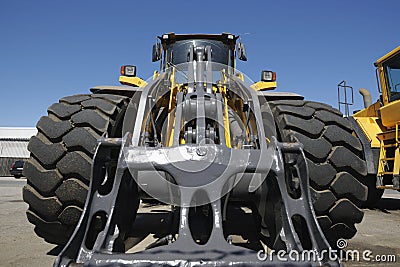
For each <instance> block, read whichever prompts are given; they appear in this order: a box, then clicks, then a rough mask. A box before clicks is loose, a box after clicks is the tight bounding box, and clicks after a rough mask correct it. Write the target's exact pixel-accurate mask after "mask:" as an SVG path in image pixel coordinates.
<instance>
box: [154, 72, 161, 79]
mask: <svg viewBox="0 0 400 267" xmlns="http://www.w3.org/2000/svg"><path fill="white" fill-rule="evenodd" d="M159 75H160V73H159V72H158V71H157V70H155V71H154V72H153V80H155V79H156V78H157V77H158V76H159Z"/></svg>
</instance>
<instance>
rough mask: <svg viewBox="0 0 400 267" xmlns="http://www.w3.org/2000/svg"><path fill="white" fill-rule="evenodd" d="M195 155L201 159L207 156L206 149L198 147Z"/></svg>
mask: <svg viewBox="0 0 400 267" xmlns="http://www.w3.org/2000/svg"><path fill="white" fill-rule="evenodd" d="M196 153H197V155H199V156H201V157H203V156H205V155H207V149H206V148H205V147H201V146H199V147H198V148H197V149H196Z"/></svg>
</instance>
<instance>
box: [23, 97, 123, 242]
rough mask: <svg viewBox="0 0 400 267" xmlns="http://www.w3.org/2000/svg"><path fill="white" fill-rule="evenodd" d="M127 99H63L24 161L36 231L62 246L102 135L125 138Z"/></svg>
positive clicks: (84, 191)
mask: <svg viewBox="0 0 400 267" xmlns="http://www.w3.org/2000/svg"><path fill="white" fill-rule="evenodd" d="M128 100H129V99H128V98H127V97H124V96H118V95H110V94H91V95H74V96H68V97H64V98H62V99H60V101H59V103H55V104H53V105H51V106H50V107H49V108H48V116H43V117H42V118H40V120H39V122H38V123H37V125H36V127H37V129H38V134H37V135H36V136H33V137H32V138H31V140H30V142H29V145H28V149H29V151H30V152H31V157H30V159H29V160H28V161H26V163H25V165H24V174H25V176H26V178H27V185H26V186H25V187H24V188H23V199H24V201H25V202H26V203H27V204H28V205H29V208H28V210H27V212H26V214H27V217H28V220H29V222H31V223H32V224H34V225H35V233H36V234H37V235H38V236H40V237H42V238H44V239H45V240H46V241H47V242H49V243H53V244H58V245H63V244H65V243H66V242H67V241H68V239H69V237H70V236H71V234H72V231H73V230H74V229H75V226H76V224H77V222H78V220H79V217H80V215H81V212H82V210H83V206H84V204H85V200H86V195H87V191H88V186H89V180H90V173H91V163H92V158H93V155H94V153H95V149H96V146H97V139H98V138H99V137H100V136H101V135H102V134H104V133H107V134H108V136H110V137H120V136H121V131H122V121H123V115H124V112H125V109H126V106H127V104H128Z"/></svg>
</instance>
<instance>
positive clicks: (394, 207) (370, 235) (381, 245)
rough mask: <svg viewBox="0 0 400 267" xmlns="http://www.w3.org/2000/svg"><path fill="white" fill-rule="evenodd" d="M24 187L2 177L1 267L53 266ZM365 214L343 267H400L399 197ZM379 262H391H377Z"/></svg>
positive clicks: (50, 250)
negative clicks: (30, 219) (28, 212)
mask: <svg viewBox="0 0 400 267" xmlns="http://www.w3.org/2000/svg"><path fill="white" fill-rule="evenodd" d="M25 183H26V180H25V179H14V178H13V177H0V225H1V226H0V227H1V228H0V229H1V231H0V266H33V267H35V266H52V264H53V261H54V259H55V256H54V255H52V254H55V253H56V252H57V248H56V247H54V246H53V245H50V244H47V243H45V242H44V241H43V240H42V239H40V238H38V237H36V235H35V234H34V232H33V226H32V225H31V224H30V223H29V222H28V221H27V219H26V216H25V210H26V209H27V204H25V203H24V202H23V200H22V190H21V189H22V187H23V185H24V184H25ZM364 212H365V216H364V220H363V221H362V223H361V224H358V225H357V229H358V233H357V235H356V236H355V237H354V238H353V239H351V240H348V241H347V247H346V248H345V251H349V250H357V251H358V253H359V260H357V256H356V255H357V254H353V253H349V255H348V258H349V260H348V261H345V262H344V265H345V266H376V265H379V266H400V242H399V241H398V234H399V229H400V193H398V192H393V191H391V192H390V191H389V192H385V194H384V198H383V199H382V200H381V201H380V202H379V203H378V205H377V207H376V208H375V209H365V210H364ZM369 251H370V252H369ZM363 253H365V254H364V255H365V257H364V258H363ZM392 255H395V260H396V262H393V260H392V259H391V258H392ZM376 256H377V257H376ZM366 259H368V260H366ZM380 259H386V261H388V260H390V261H392V262H390V263H388V262H382V261H379V262H378V260H380Z"/></svg>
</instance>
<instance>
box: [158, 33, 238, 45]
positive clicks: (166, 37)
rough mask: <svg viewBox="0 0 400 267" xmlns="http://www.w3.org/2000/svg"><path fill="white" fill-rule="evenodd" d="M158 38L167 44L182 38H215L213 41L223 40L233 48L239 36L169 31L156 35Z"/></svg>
mask: <svg viewBox="0 0 400 267" xmlns="http://www.w3.org/2000/svg"><path fill="white" fill-rule="evenodd" d="M158 38H159V39H160V40H161V42H162V43H163V44H166V45H169V44H172V43H175V42H177V41H183V40H194V39H206V40H215V41H220V42H223V43H225V44H227V45H229V46H231V48H232V49H233V48H234V47H235V44H236V40H237V39H238V38H239V36H236V35H234V34H231V33H225V32H223V33H221V34H203V33H199V34H175V33H173V32H171V33H165V34H163V35H161V36H158Z"/></svg>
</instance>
